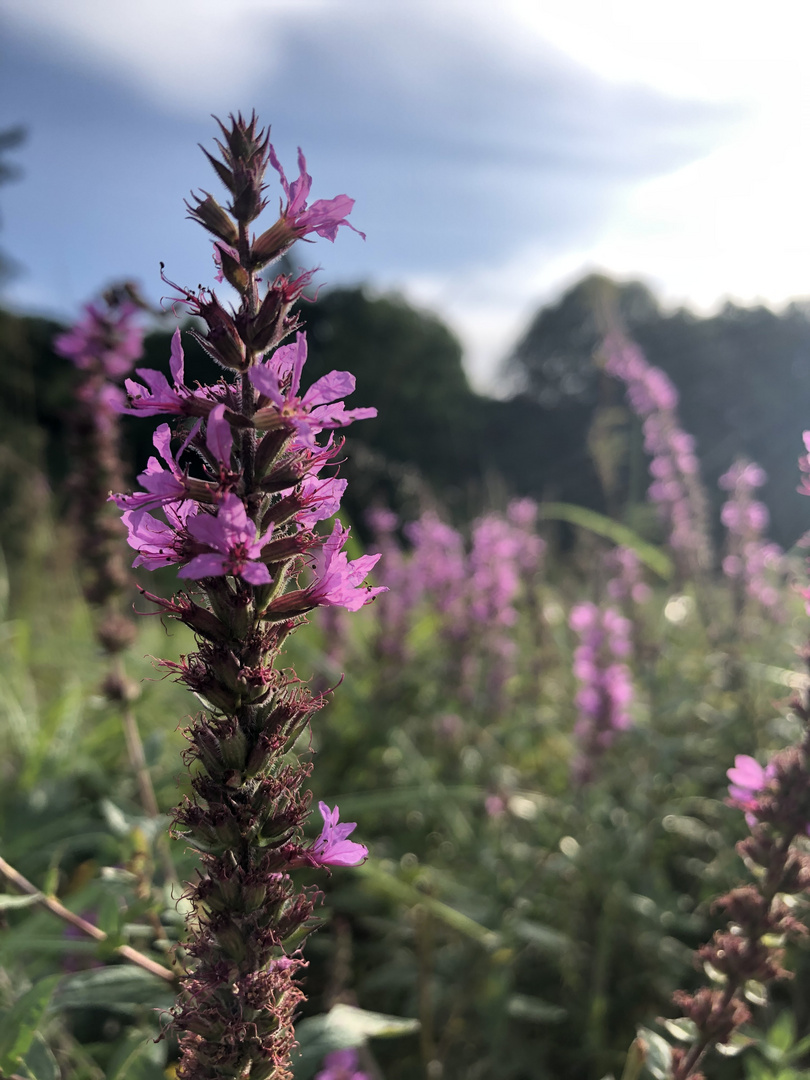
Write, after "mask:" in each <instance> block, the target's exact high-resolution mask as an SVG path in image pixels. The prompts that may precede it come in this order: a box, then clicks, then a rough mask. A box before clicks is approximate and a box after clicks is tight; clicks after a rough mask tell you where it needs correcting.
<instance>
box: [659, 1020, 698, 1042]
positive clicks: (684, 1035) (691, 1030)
mask: <svg viewBox="0 0 810 1080" xmlns="http://www.w3.org/2000/svg"><path fill="white" fill-rule="evenodd" d="M660 1023H661V1024H663V1026H664V1027H665V1028H666V1029H667V1031H668V1032H669V1033H670V1035H671V1036H672V1037H673V1039H677V1040H678V1041H679V1042H689V1043H690V1042H694V1040H695V1039H696V1038H697V1030H698V1029H697V1024H696V1023H695V1021H694V1020H687V1019H686V1017H679V1018H678V1019H677V1020H662V1021H660Z"/></svg>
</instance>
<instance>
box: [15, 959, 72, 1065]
mask: <svg viewBox="0 0 810 1080" xmlns="http://www.w3.org/2000/svg"><path fill="white" fill-rule="evenodd" d="M60 979H61V976H60V975H49V976H47V978H45V979H40V981H39V982H38V983H35V984H34V985H33V986H32V987H31V989H30V990H28V991H27V992H26V993H25V994H23V996H22V997H21V998H20V999H19V1000H18V1001H15V1002H14V1004H13V1005H12V1007H11V1008H10V1009H9V1010H8V1012H7V1013H6V1015H5V1016H4V1017H3V1019H2V1022H0V1073H2V1074H7V1073H13V1072H15V1071H16V1068H17V1066H18V1064H19V1062H20V1059H21V1058H23V1057H24V1056H25V1055H26V1054H27V1053H28V1051H29V1049H30V1047H31V1043H32V1042H33V1040H34V1033H35V1032H36V1030H37V1027H38V1026H39V1023H40V1021H41V1020H42V1017H43V1016H44V1015H45V1010H46V1009H47V1008H48V1005H49V1003H50V1000H51V997H52V996H53V992H54V990H55V989H56V986H57V983H58V982H59V980H60Z"/></svg>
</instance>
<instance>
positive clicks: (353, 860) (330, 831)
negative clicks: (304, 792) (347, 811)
mask: <svg viewBox="0 0 810 1080" xmlns="http://www.w3.org/2000/svg"><path fill="white" fill-rule="evenodd" d="M318 809H319V810H320V812H321V817H322V818H323V829H322V830H321V835H320V836H319V837H318V839H317V840H316V841H315V843H314V844H313V845H312V847H311V848H310V850H309V852H308V853H307V854H308V855H309V858H310V860H311V861H312V862H314V863H315V865H316V866H357V864H358V863H361V862H362V861H363V860H364V859H366V858H368V848H367V847H366V846H365V845H364V844H355V842H354V841H353V840H347V839H346V837H347V836H350V835H351V834H352V833H353V832H354V830H355V829H356V828H357V822H356V821H347V822H344V824H343V825H340V824H338V822H339V819H340V810H339V808H338V807H337V806H336V807H335V809H334V810H330V809H329V807H328V806H327V805H326V803H325V802H319V803H318Z"/></svg>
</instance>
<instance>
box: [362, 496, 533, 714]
mask: <svg viewBox="0 0 810 1080" xmlns="http://www.w3.org/2000/svg"><path fill="white" fill-rule="evenodd" d="M536 516H537V506H536V504H535V503H533V502H532V500H531V499H520V500H516V501H514V502H513V503H511V504H510V506H509V507H508V508H507V512H506V515H505V516H501V515H499V514H494V513H491V514H487V515H485V516H483V517H481V518H478V519H477V520H476V521H475V522H473V525H472V532H471V542H470V544H469V548H468V547H467V545H465V542H464V538H463V536H462V535H461V533H459V532H458V531H457V530H456V529H454V528H453V527H452V526H450V525H448V524H446V523H445V522H443V521H441V520H440V519H439V518H438V517H437V515H436V514H435V513H433V512H432V511H428V512H426V513H424V514H423V515H422V516H421V517H420V518H418V519H417V520H416V521H413V522H411V523H410V524H408V525H406V526H405V528H404V530H403V532H404V534H405V538H406V540H408V541H409V542H410V545H411V547H410V551H409V552H406V551H404V550H403V549H402V548H401V547H400V546H399V544H398V543H397V540H396V528H397V524H398V523H397V519H396V516H395V515H393V514H392V513H391V512H390V511H383V510H375V511H374V512H373V513H372V514H371V515H370V519H369V520H370V523H371V525H372V527H373V528H374V530H375V533H376V535H377V538H378V542H379V545H380V547H381V548H382V550H383V551H384V552H385V559H386V576H387V580H388V582H389V584H390V592H389V593H388V594H387V595H386V596H385V598H384V600H383V601H381V603H380V604H379V605H378V610H377V616H378V625H379V636H378V648H379V650H380V652H381V653H382V655H383V656H387V657H391V658H393V659H397V660H404V659H406V658H407V657H408V655H409V644H408V636H409V633H410V630H411V628H412V626H413V625H414V623H415V621H416V620H417V618H418V615H419V612H420V611H421V610H422V609H423V607H424V605H425V604H429V605H430V608H431V610H432V611H433V612H434V613H435V615H436V617H437V618H438V620H439V623H440V627H439V631H440V633H441V636H442V637H443V638H444V639H445V640H447V641H449V642H452V643H453V645H454V648H455V654H456V656H455V677H456V680H457V683H458V687H459V694H460V696H461V697H462V699H467V700H469V697H470V695H473V694H475V692H476V691H477V689H478V688H479V687H481V686H483V687H484V688H485V691H486V696H487V698H488V699H489V700H490V701H492V702H496V701H497V700H498V699H499V697H500V694H501V691H502V689H503V686H504V684H505V682H506V681H507V679H508V678H509V677H510V675H511V674H512V673H513V671H514V666H515V662H516V654H517V649H516V644H515V641H514V637H513V634H512V633H511V631H512V630H513V628H514V626H515V624H516V622H517V619H518V608H517V605H518V603H519V602H520V600H521V598H523V597H525V596H526V595H528V594H530V593H531V586H532V585H533V582H534V579H535V577H536V575H537V573H538V572H539V570H540V567H541V565H542V560H543V554H544V551H545V542H544V541H543V540H542V539H541V538H540V537H539V536H537V535H536V533H535V532H534V522H535V519H536Z"/></svg>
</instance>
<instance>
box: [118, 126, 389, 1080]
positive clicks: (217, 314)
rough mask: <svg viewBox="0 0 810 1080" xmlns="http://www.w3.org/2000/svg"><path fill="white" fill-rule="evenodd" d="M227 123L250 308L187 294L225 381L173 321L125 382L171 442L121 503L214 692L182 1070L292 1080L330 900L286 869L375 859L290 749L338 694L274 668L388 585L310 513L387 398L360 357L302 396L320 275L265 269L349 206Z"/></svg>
mask: <svg viewBox="0 0 810 1080" xmlns="http://www.w3.org/2000/svg"><path fill="white" fill-rule="evenodd" d="M220 126H221V128H222V134H223V141H222V142H220V143H219V144H218V145H219V149H220V151H221V159H218V158H215V157H213V156H212V155H208V157H209V160H210V161H211V163H212V165H213V166H214V169H215V171H216V172H217V175H218V176H219V178H220V180H221V181H222V182H223V184H224V185H225V187H226V189H227V190H228V192H229V195H230V202H229V203H228V205H227V207H223V206H221V205H220V204H219V203H218V202H217V201H216V200H215V199H214V198H213V196H211V195H209V194H207V193H205V192H203V193H202V195H201V196H200V197H198V198H195V199H194V202H193V203H192V204H190V205H189V210H190V214H191V216H192V218H193V219H195V220H196V221H198V222H199V223H200V224H202V225H203V226H204V227H205V228H206V229H207V230H208V232H210V233H212V234H213V237H214V244H215V249H216V253H217V260H218V262H219V265H220V267H221V271H222V275H223V277H224V279H225V280H227V282H228V283H229V284H230V285H231V286H232V287H233V288H234V289H235V290H236V293H237V294H238V297H239V304H238V307H237V308H236V310H226V308H225V307H224V306H223V304H221V303H220V301H219V299H218V298H217V296H216V293H214V292H213V291H207V290H201V291H200V292H199V293H197V294H195V293H192V292H190V291H186V290H180V296H179V297H178V299H179V300H180V301H182V302H184V303H185V304H186V306H187V307H188V308H189V310H190V311H191V312H192V313H193V314H194V315H196V316H197V317H198V318H199V319H201V320H202V322H203V323H204V324H205V326H206V328H207V333H206V334H205V335H203V334H201V333H199V332H198V331H190V332H191V333H193V334H194V335H195V336H196V337H197V338H198V339H199V340H200V341H201V342H202V344H203V346H204V348H205V349H206V351H207V352H208V353H209V355H211V356H212V358H213V359H215V360H216V361H217V362H218V363H219V364H220V366H222V367H224V368H225V369H226V371H227V372H229V375H227V376H226V377H222V378H220V380H219V381H218V382H217V383H215V384H214V385H211V386H205V387H195V388H191V387H188V386H187V385H186V384H185V378H184V354H183V342H182V337H181V334H180V331H179V330H178V331H177V332H176V333H175V335H174V339H173V341H172V347H171V360H170V373H171V380H169V379H167V378H166V376H165V375H163V374H162V373H161V372H157V371H150V370H145V369H139V370H138V371H137V372H136V377H135V378H133V379H130V380H128V381H127V383H126V389H127V394H128V397H127V400H126V402H125V403H123V404H122V405H121V406H120V407H121V408H122V410H123V411H125V412H129V413H132V414H136V415H140V416H165V417H167V419H168V421H169V422H165V423H162V424H160V425H159V426H158V428H157V430H156V432H155V435H154V445H155V450H156V456H154V457H152V458H150V459H149V462H148V464H147V466H146V469H145V470H144V471H143V472H142V473H141V474H140V476H139V477H138V480H139V483H140V488H139V490H137V491H135V492H134V493H132V494H130V493H120V494H116V495H114V496H112V499H113V501H114V502H115V504H116V506H117V507H118V508H119V510H121V511H122V517H123V521H124V523H125V524H126V526H127V529H128V540H129V544H130V546H131V547H132V548H133V549H134V551H135V552H136V557H135V563H134V565H136V566H141V567H144V568H145V569H148V570H154V569H157V568H159V567H166V566H176V567H177V568H178V576H179V578H180V579H181V580H182V581H183V582H185V583H186V585H187V586H188V588H189V590H190V591H189V592H181V593H179V594H178V595H177V596H175V597H173V598H171V599H168V598H164V597H160V596H158V595H155V594H153V593H150V592H146V591H145V590H144V595H145V596H146V597H147V598H148V599H149V600H151V601H152V602H153V603H155V604H156V605H158V607H159V609H161V610H162V611H163V612H164V613H165V614H167V615H168V616H170V617H172V618H176V619H179V620H180V621H182V622H184V623H185V624H186V625H187V626H189V627H190V628H191V629H192V630H193V632H194V633H195V635H196V638H197V643H198V650H197V652H196V653H194V654H193V655H191V656H188V657H183V658H182V659H181V661H180V662H179V663H169V662H168V661H165V662H164V665H165V666H166V667H167V668H168V669H169V670H171V671H172V672H173V673H174V674H175V676H176V677H177V678H178V679H179V680H180V681H181V682H183V683H185V685H186V686H187V687H188V688H189V689H190V690H192V691H193V692H194V693H195V694H197V695H198V697H199V698H201V699H202V700H203V702H204V703H206V708H205V710H204V711H203V712H202V713H201V714H200V715H198V716H197V717H196V718H195V719H194V720H193V722H192V724H191V726H190V727H189V728H188V729H187V731H186V736H187V739H188V742H189V747H188V750H187V753H186V757H187V763H188V765H189V766H190V767H191V768H192V779H191V788H192V794H191V797H190V798H186V799H185V800H184V801H183V803H182V804H181V806H180V807H179V808H178V809H177V810H176V812H175V818H174V821H175V833H176V835H178V836H180V837H182V839H183V840H184V841H185V843H186V844H187V845H189V846H191V847H192V848H194V849H196V851H197V852H199V857H200V862H201V871H200V876H199V878H198V880H197V881H196V882H195V883H193V884H191V885H189V887H188V894H187V895H188V898H189V900H190V904H191V909H192V911H191V915H190V917H189V923H188V925H189V931H190V938H191V940H190V942H189V944H188V946H187V951H188V954H189V956H190V957H191V958H193V960H194V964H193V967H192V968H191V970H190V971H189V972H188V973H187V974H186V976H185V978H184V994H183V996H182V997H181V999H180V1001H179V1003H178V1005H177V1006H176V1008H175V1011H174V1026H175V1028H176V1030H177V1032H178V1033H179V1037H180V1046H181V1051H182V1058H181V1062H180V1065H179V1067H178V1076H179V1077H181V1078H185V1080H191V1078H193V1080H206V1078H210V1080H214V1078H215V1077H216V1078H218V1080H220V1078H224V1077H233V1078H234V1080H235V1078H237V1077H246V1076H248V1075H249V1076H250V1077H251V1078H254V1080H262V1078H265V1077H270V1076H272V1077H273V1078H274V1080H283V1078H284V1077H287V1076H289V1054H290V1050H291V1048H292V1046H293V1044H294V1034H293V1017H294V1013H295V1011H296V1007H297V1005H298V1002H299V1001H300V1000H301V998H302V996H303V995H302V992H301V990H300V988H299V987H298V984H297V980H296V976H297V974H298V972H299V971H300V969H301V967H302V966H303V964H304V961H303V960H302V959H301V956H300V952H299V949H300V945H301V943H302V942H303V940H304V938H305V937H306V935H307V933H308V932H309V930H310V929H311V928H312V926H313V918H312V915H313V908H314V904H315V901H316V899H317V894H316V893H315V892H314V891H313V890H312V889H311V888H309V889H306V888H304V889H301V888H300V887H299V886H298V885H297V884H296V882H295V880H294V876H293V873H292V872H293V871H294V870H295V869H296V868H300V869H305V868H307V867H310V868H312V867H321V866H353V865H355V864H357V863H358V862H360V861H362V859H364V858H365V857H366V855H367V853H368V852H367V849H366V848H365V847H364V846H363V845H362V844H358V843H355V842H354V841H351V840H349V839H348V836H349V834H350V833H351V832H352V830H353V829H354V827H355V826H354V825H353V824H351V823H347V824H342V823H340V821H339V811H338V808H337V807H335V808H334V809H331V808H330V807H328V806H327V805H326V804H325V803H321V804H320V810H321V815H322V817H323V820H324V825H323V829H322V831H321V834H320V836H319V837H318V838H317V839H316V840H315V841H314V842H311V843H307V842H306V841H305V839H304V837H303V829H304V825H305V823H306V820H307V818H308V815H309V799H310V796H309V794H308V793H307V792H305V791H303V790H302V785H303V783H304V782H305V780H306V778H307V776H308V775H309V772H310V768H311V766H310V765H309V764H308V763H306V762H302V761H300V760H299V759H298V757H297V756H296V750H295V747H296V743H297V741H298V739H299V737H301V736H302V735H304V733H305V732H306V729H307V726H308V724H309V721H310V718H311V715H312V714H313V712H315V711H316V710H317V709H318V708H319V707H320V705H321V704H322V699H321V698H320V697H313V696H312V695H311V694H310V693H309V691H308V690H307V689H306V688H305V687H304V686H303V685H302V684H301V683H300V682H299V681H298V680H297V678H296V677H295V675H294V673H290V672H286V673H285V672H283V671H281V670H280V669H279V668H278V666H277V661H278V656H279V652H280V649H281V647H282V645H283V642H284V640H285V638H286V637H287V636H288V635H289V633H290V632H291V631H292V630H293V629H294V628H295V627H296V625H298V623H300V622H301V621H302V619H303V617H304V616H305V614H306V613H307V612H309V611H312V610H313V609H314V608H317V607H319V606H333V605H338V606H341V607H343V608H345V609H347V610H349V611H356V610H357V609H358V608H360V607H362V606H363V604H365V603H367V602H368V601H369V600H371V599H372V598H373V597H375V596H376V595H378V594H379V593H380V592H382V591H384V590H383V589H382V588H381V587H375V588H371V587H368V586H366V585H365V584H364V581H365V577H366V575H367V574H368V572H369V571H370V570H371V569H372V567H373V566H374V565H375V564H376V562H377V559H378V558H379V556H378V555H367V556H363V557H361V558H359V559H355V560H353V561H350V560H349V559H348V557H347V555H346V553H345V551H344V550H343V549H344V546H345V543H346V540H347V537H348V530H346V529H344V528H343V526H342V525H341V524H340V523H339V522H338V521H335V523H334V525H333V527H332V530H331V532H330V533H328V534H322V533H320V532H318V531H317V528H316V527H317V525H318V523H319V522H322V521H324V520H325V519H327V518H330V517H332V516H333V515H334V514H335V512H336V511H337V509H338V507H339V504H340V499H341V496H342V493H343V489H344V488H345V482H344V481H342V480H340V479H339V478H337V477H336V476H335V475H334V468H333V467H332V465H333V463H334V461H335V458H336V456H337V454H338V452H339V450H340V445H341V443H340V441H339V440H336V438H335V435H334V432H335V431H336V429H339V428H343V427H345V426H346V425H347V424H350V423H352V422H353V421H354V420H359V419H363V418H365V417H369V416H374V415H375V414H376V410H374V409H370V408H363V409H353V410H352V409H347V408H346V407H345V405H344V403H343V398H344V397H345V396H346V395H348V394H350V393H351V392H352V390H353V389H354V379H353V377H352V376H351V375H350V374H349V373H348V372H342V371H333V372H331V373H330V374H328V375H326V376H324V377H323V378H321V379H318V380H317V381H316V382H315V383H313V384H312V386H310V387H309V388H308V389H306V390H304V391H303V392H302V390H301V381H302V377H303V368H304V363H305V361H306V348H307V346H306V338H305V336H304V334H303V333H301V332H299V327H298V318H297V315H296V314H295V313H294V312H293V310H292V308H293V305H294V303H295V301H296V300H297V299H298V297H299V296H300V295H301V290H302V288H303V287H304V285H305V284H306V282H307V281H308V280H309V275H308V274H304V275H301V276H300V277H299V278H297V279H295V280H292V279H290V278H289V277H286V276H284V275H281V276H278V277H276V278H275V279H274V280H272V281H270V283H269V284H267V285H266V286H262V284H261V279H260V278H259V277H258V276H257V273H256V272H257V271H258V270H260V269H261V268H263V267H265V266H267V265H268V264H269V263H271V262H273V261H274V260H275V259H276V258H278V257H279V256H280V255H282V254H283V253H284V251H286V250H287V248H288V247H289V246H290V244H291V243H292V242H293V241H294V240H296V239H302V238H306V236H307V235H308V234H310V233H315V234H317V235H320V236H325V237H326V238H328V239H330V240H334V238H335V235H336V233H337V231H338V229H339V228H340V227H341V226H344V225H348V222H347V221H346V215H347V214H348V213H349V211H350V210H351V207H352V200H351V199H349V198H348V197H347V196H345V195H342V196H338V197H337V198H335V199H331V200H319V201H317V202H314V203H312V204H311V205H308V201H307V200H308V198H309V191H310V186H311V179H310V177H309V176H308V175H307V173H306V170H305V162H304V158H303V155H300V156H299V162H300V170H301V173H300V176H299V178H298V179H297V180H295V181H294V182H293V183H292V184H290V183H288V181H287V179H286V177H285V175H284V172H283V170H282V169H281V166H280V164H279V162H278V159H277V157H276V154H275V151H274V150H273V147H272V146H271V144H270V142H269V136H268V135H267V134H265V132H264V131H263V130H262V129H259V128H258V126H257V121H256V118H255V116H252V117H251V118H250V120H244V119H243V118H242V117H241V116H239V117H237V118H236V119H234V118H233V117H232V118H231V125H230V127H227V128H226V127H225V126H224V125H220ZM268 166H272V167H273V168H274V169H276V170H277V171H278V173H279V175H280V177H281V184H282V190H283V192H284V197H285V198H284V200H282V206H281V212H280V217H279V219H278V221H277V222H276V223H275V224H274V225H273V226H271V228H270V229H268V230H266V231H265V232H263V233H261V234H260V235H259V237H258V238H256V237H255V236H254V235H252V234H251V233H250V230H249V226H250V224H251V223H252V222H253V221H254V219H255V218H256V217H257V216H258V215H259V214H260V213H261V211H262V210H263V209H264V208H265V206H266V203H267V200H266V199H265V198H264V194H263V193H264V190H265V184H264V174H265V171H266V169H267V167H268ZM290 335H294V337H293V339H292V340H291V341H289V342H287V343H286V344H282V342H283V341H284V340H285V339H286V338H288V337H290ZM172 424H173V426H172ZM324 432H327V433H328V435H327V436H325V437H324V435H323V433H324ZM175 446H176V449H175ZM302 741H303V745H304V747H306V745H307V740H306V738H304V739H303V740H302Z"/></svg>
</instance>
